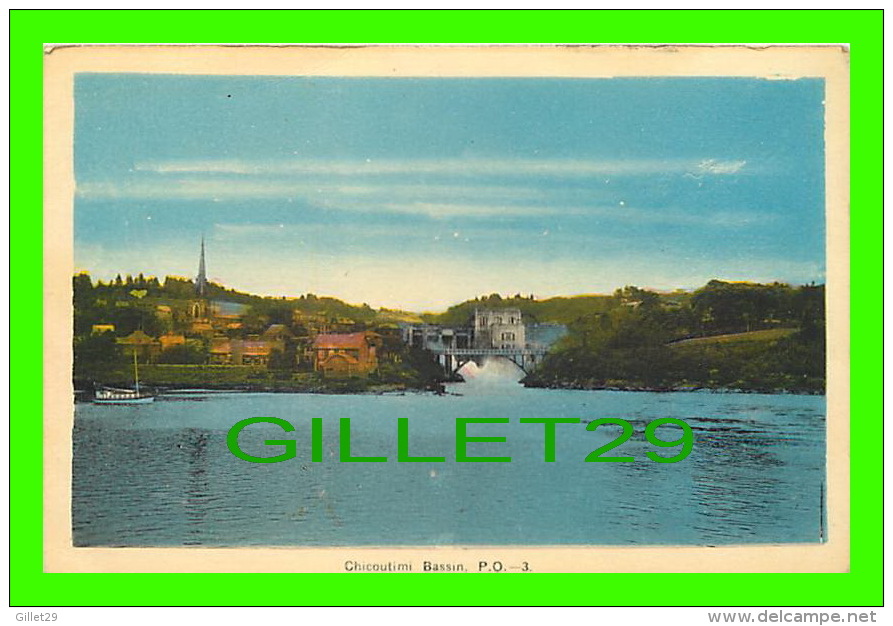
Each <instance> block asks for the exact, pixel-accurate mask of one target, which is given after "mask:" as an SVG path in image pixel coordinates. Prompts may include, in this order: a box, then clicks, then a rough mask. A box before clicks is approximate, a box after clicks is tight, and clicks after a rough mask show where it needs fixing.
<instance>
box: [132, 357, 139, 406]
mask: <svg viewBox="0 0 893 626" xmlns="http://www.w3.org/2000/svg"><path fill="white" fill-rule="evenodd" d="M133 382H134V383H135V384H136V395H140V375H139V371H138V370H137V368H136V348H135V347H134V350H133Z"/></svg>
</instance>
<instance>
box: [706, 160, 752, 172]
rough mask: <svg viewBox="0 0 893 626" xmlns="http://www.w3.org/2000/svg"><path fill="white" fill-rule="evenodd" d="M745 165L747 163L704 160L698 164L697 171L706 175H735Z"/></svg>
mask: <svg viewBox="0 0 893 626" xmlns="http://www.w3.org/2000/svg"><path fill="white" fill-rule="evenodd" d="M745 165H747V161H717V160H715V159H704V160H703V161H701V162H700V163H698V170H699V171H701V172H703V173H707V174H737V173H738V172H740V171H741V169H742V168H743V167H744V166H745Z"/></svg>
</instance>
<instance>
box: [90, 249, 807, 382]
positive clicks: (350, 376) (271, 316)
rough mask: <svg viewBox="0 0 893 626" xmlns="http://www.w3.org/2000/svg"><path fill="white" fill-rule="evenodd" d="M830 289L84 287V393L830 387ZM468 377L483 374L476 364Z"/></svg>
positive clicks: (195, 283) (716, 284)
mask: <svg viewBox="0 0 893 626" xmlns="http://www.w3.org/2000/svg"><path fill="white" fill-rule="evenodd" d="M824 293H825V290H824V286H823V285H803V286H799V287H794V286H790V285H786V284H783V283H772V284H759V283H749V282H723V281H718V280H713V281H710V282H709V283H708V284H707V285H705V286H704V287H701V288H700V289H697V290H694V291H691V292H686V291H683V290H675V291H672V292H665V293H657V292H654V291H648V290H645V289H639V288H637V287H632V286H627V287H624V288H622V289H617V290H616V291H615V293H614V294H612V295H591V296H574V297H554V298H549V299H545V300H537V299H535V298H533V297H532V296H522V295H521V294H517V295H516V296H511V297H506V298H503V297H501V296H499V295H498V294H491V295H489V296H484V297H480V298H475V299H474V300H468V301H466V302H463V303H460V304H457V305H455V306H452V307H450V308H449V309H447V310H446V311H444V312H442V313H438V314H416V313H411V312H407V311H400V310H393V309H385V308H381V309H378V310H375V309H373V308H371V307H369V306H368V305H366V304H363V305H359V306H357V305H350V304H347V303H345V302H342V301H341V300H338V299H335V298H330V297H321V296H316V295H313V294H305V295H302V296H300V297H297V298H282V297H280V298H275V297H261V296H255V295H251V294H246V293H242V292H238V291H235V290H232V289H226V288H224V287H222V286H221V285H218V284H216V283H214V282H211V281H209V280H208V278H207V273H206V268H205V250H204V241H202V245H201V251H200V258H199V268H198V274H197V276H196V278H195V279H194V280H188V279H183V278H177V277H172V276H168V277H167V278H166V279H165V280H164V282H163V283H161V282H160V281H158V279H157V278H155V277H149V278H146V277H144V276H143V275H142V274H140V275H138V276H136V277H133V276H129V275H128V276H127V277H125V278H122V277H121V276H117V277H116V278H115V279H114V280H112V281H108V282H103V281H97V282H95V283H94V281H93V280H92V279H91V277H90V276H89V275H87V274H83V273H82V274H78V275H76V276H75V277H74V355H75V358H74V384H75V388H76V389H79V390H81V391H82V392H86V393H89V392H90V390H91V389H92V388H95V387H97V386H101V385H109V384H116V385H124V386H127V385H130V384H132V383H133V382H134V380H133V379H134V374H135V372H134V371H133V369H132V368H133V366H136V365H139V369H140V372H141V373H140V378H141V379H142V382H143V384H144V385H149V386H155V387H158V388H193V387H197V388H221V389H255V390H274V391H276V390H278V391H320V392H357V391H367V390H387V389H407V388H416V389H435V390H442V389H443V386H442V384H443V383H444V382H447V381H461V380H464V379H466V377H467V376H468V375H469V374H473V372H474V367H471V365H470V364H472V363H473V364H474V365H475V366H483V365H484V364H485V363H486V362H487V361H488V360H491V359H499V360H502V361H507V362H510V363H513V364H514V366H515V368H516V369H515V371H516V372H517V374H518V378H520V379H521V380H522V382H523V383H524V384H525V385H527V386H540V387H561V388H581V389H630V390H656V391H666V390H692V389H700V388H707V389H731V390H745V391H747V390H750V391H763V392H784V391H788V392H790V391H794V392H805V393H823V391H824V386H825V367H824V362H825V317H824V316H825V312H824ZM469 367H471V370H469V369H468V368H469Z"/></svg>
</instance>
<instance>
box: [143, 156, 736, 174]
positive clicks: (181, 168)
mask: <svg viewBox="0 0 893 626" xmlns="http://www.w3.org/2000/svg"><path fill="white" fill-rule="evenodd" d="M744 164H745V161H718V160H715V159H709V158H708V159H702V160H700V161H698V160H694V159H615V160H588V159H483V158H467V159H456V158H449V159H405V160H398V159H380V160H379V159H361V160H313V161H311V160H302V159H282V160H276V161H270V160H267V161H261V160H258V161H252V160H242V159H219V160H215V159H203V160H171V161H146V162H142V163H137V164H136V167H135V169H136V170H137V171H140V172H152V173H157V174H233V175H239V176H246V175H265V176H281V175H296V174H299V175H334V176H362V175H391V174H437V175H450V176H453V175H460V176H475V177H479V176H548V177H589V176H608V175H641V174H672V173H679V174H684V173H686V172H702V173H703V172H706V173H711V174H734V173H736V172H738V170H740V169H741V168H742V167H743V166H744Z"/></svg>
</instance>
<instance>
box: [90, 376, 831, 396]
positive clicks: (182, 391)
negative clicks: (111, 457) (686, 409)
mask: <svg viewBox="0 0 893 626" xmlns="http://www.w3.org/2000/svg"><path fill="white" fill-rule="evenodd" d="M283 382H284V383H286V384H281V385H270V384H240V385H227V384H215V383H207V384H204V385H202V386H196V385H194V384H193V385H185V384H184V385H176V384H173V385H152V384H147V385H145V388H146V389H151V390H153V391H154V392H155V393H156V394H157V395H159V396H165V395H167V394H170V395H178V396H180V397H189V396H195V397H200V396H203V395H213V394H218V393H308V394H317V395H356V396H372V395H405V394H408V393H411V394H432V395H455V394H452V393H450V392H448V391H447V390H446V385H447V384H465V383H464V381H452V382H447V383H434V384H429V385H424V386H413V385H406V384H397V383H370V382H368V381H363V380H362V379H346V380H344V381H339V382H340V383H342V384H337V383H336V384H332V383H328V384H326V383H323V384H318V383H317V384H294V383H293V382H292V381H287V382H286V381H283ZM333 382H334V381H333ZM518 384H519V385H520V386H522V387H524V388H526V389H549V390H559V391H560V390H564V391H622V392H627V393H637V392H638V393H714V394H761V395H800V396H824V395H826V393H825V391H818V390H807V389H799V390H798V389H742V388H735V387H707V386H695V385H679V386H675V387H648V386H641V385H596V384H584V383H577V382H574V383H551V384H531V383H524V382H520V381H519V382H518ZM75 395H76V396H78V397H79V398H82V399H84V400H86V399H88V398H91V397H92V395H93V394H92V390H91V389H86V388H78V387H77V386H76V387H75Z"/></svg>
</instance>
